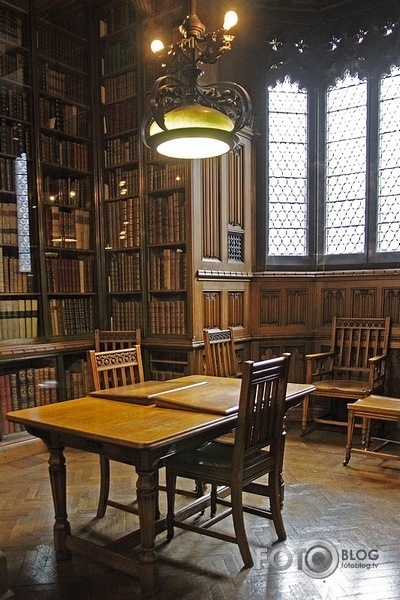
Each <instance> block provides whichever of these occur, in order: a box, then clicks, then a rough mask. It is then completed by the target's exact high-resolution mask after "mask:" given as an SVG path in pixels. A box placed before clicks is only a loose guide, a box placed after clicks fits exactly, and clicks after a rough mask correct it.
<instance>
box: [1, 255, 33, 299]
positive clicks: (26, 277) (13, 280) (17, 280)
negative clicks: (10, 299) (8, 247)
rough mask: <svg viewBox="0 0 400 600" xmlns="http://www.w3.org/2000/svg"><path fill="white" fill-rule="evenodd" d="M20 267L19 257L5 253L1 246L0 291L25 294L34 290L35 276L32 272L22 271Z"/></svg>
mask: <svg viewBox="0 0 400 600" xmlns="http://www.w3.org/2000/svg"><path fill="white" fill-rule="evenodd" d="M20 267H21V263H20V260H19V258H18V257H17V256H8V255H4V254H3V248H2V247H0V293H12V294H14V293H15V294H18V293H23V294H25V293H30V292H33V291H34V290H33V289H32V288H33V283H34V281H33V280H34V278H33V277H32V276H31V273H23V272H21V271H20Z"/></svg>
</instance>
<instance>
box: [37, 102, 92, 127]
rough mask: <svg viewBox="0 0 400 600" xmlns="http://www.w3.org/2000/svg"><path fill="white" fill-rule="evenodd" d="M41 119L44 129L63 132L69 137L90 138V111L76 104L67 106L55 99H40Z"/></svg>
mask: <svg viewBox="0 0 400 600" xmlns="http://www.w3.org/2000/svg"><path fill="white" fill-rule="evenodd" d="M39 118H40V124H41V125H42V127H48V128H49V129H55V130H56V131H63V132H64V133H67V134H68V135H76V136H79V137H88V127H89V119H88V111H87V109H86V108H81V107H79V106H76V105H75V104H65V102H61V101H60V100H58V99H55V98H44V97H41V98H39Z"/></svg>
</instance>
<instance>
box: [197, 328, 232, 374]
mask: <svg viewBox="0 0 400 600" xmlns="http://www.w3.org/2000/svg"><path fill="white" fill-rule="evenodd" d="M204 351H205V355H206V371H207V375H214V376H216V377H237V376H238V368H237V360H236V353H235V343H234V340H233V333H232V328H229V329H205V330H204Z"/></svg>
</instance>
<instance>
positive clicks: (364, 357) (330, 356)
mask: <svg viewBox="0 0 400 600" xmlns="http://www.w3.org/2000/svg"><path fill="white" fill-rule="evenodd" d="M389 330H390V317H384V318H367V319H363V318H359V319H357V318H345V317H334V319H333V323H332V337H331V348H330V350H329V352H319V353H318V354H309V355H307V356H306V364H307V373H306V381H307V383H313V384H314V386H315V391H314V392H313V393H312V394H310V396H307V397H306V398H305V399H304V400H303V415H302V424H301V434H302V435H304V434H305V433H306V430H307V426H308V422H309V419H308V413H309V404H310V402H309V401H310V399H311V397H315V396H318V397H323V398H324V397H325V398H330V399H331V401H332V399H333V398H338V399H339V400H342V401H347V402H348V401H349V400H353V401H355V400H358V399H359V398H366V397H367V396H369V395H370V394H379V393H380V392H382V391H383V386H384V380H385V371H386V354H387V349H388V344H389ZM314 422H316V423H325V424H334V425H344V426H347V419H346V421H340V420H335V419H333V418H332V416H331V417H330V418H327V417H321V418H314Z"/></svg>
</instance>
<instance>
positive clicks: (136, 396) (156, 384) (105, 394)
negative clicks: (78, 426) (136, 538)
mask: <svg viewBox="0 0 400 600" xmlns="http://www.w3.org/2000/svg"><path fill="white" fill-rule="evenodd" d="M218 379H220V378H219V377H212V376H209V375H186V376H185V377H179V378H177V379H167V380H166V381H151V380H149V381H143V382H141V383H132V384H130V385H122V386H120V387H115V388H109V389H107V390H97V391H94V392H90V394H89V395H90V396H95V397H96V398H107V399H109V400H120V401H121V402H134V403H135V404H154V396H155V395H157V394H162V393H164V392H169V391H170V390H177V389H179V388H183V387H186V386H191V387H192V386H196V385H199V384H200V385H202V384H204V383H205V382H210V381H213V380H218ZM235 381H239V386H240V379H236V380H235Z"/></svg>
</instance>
